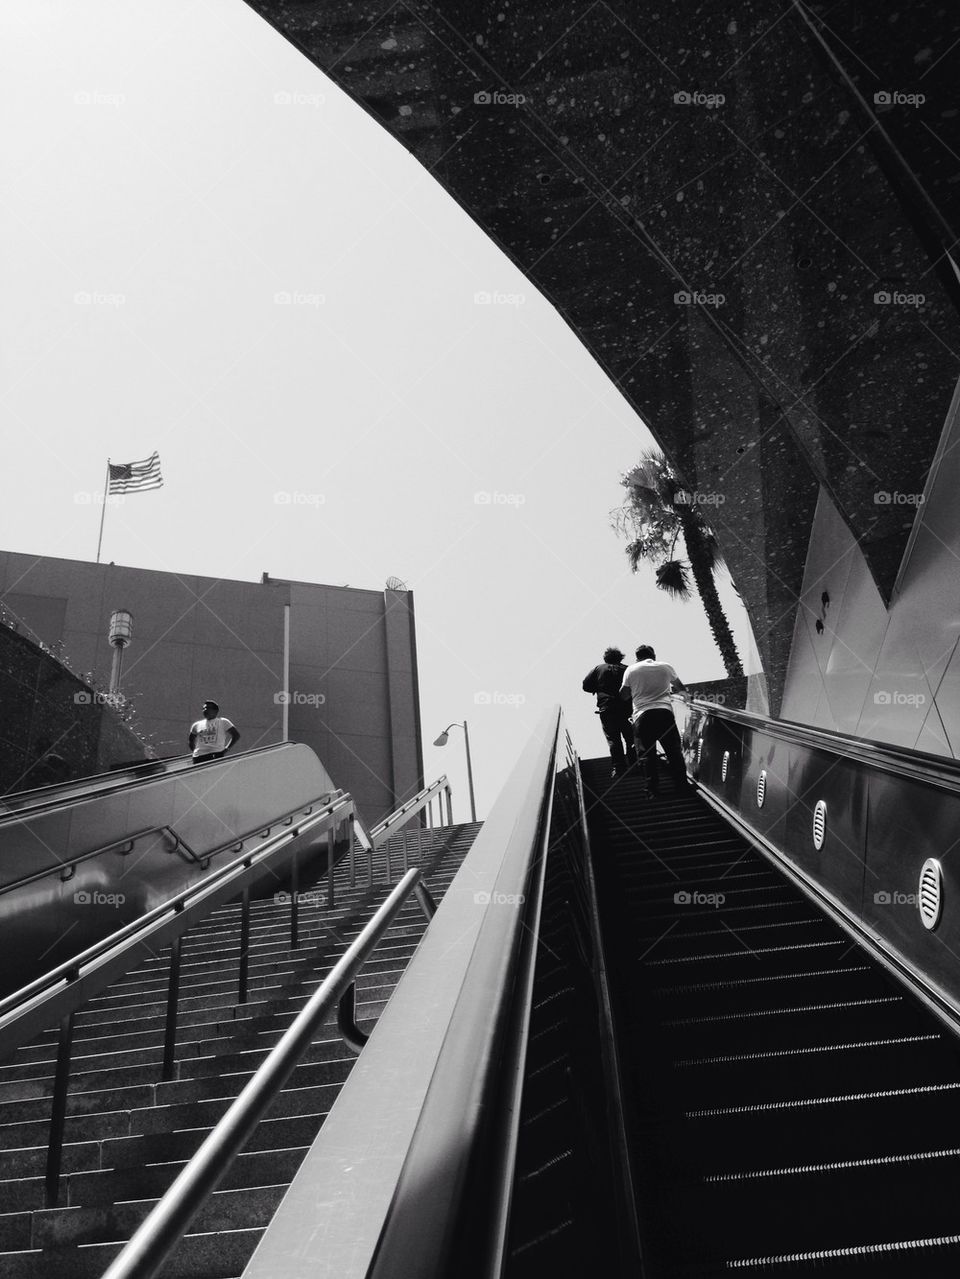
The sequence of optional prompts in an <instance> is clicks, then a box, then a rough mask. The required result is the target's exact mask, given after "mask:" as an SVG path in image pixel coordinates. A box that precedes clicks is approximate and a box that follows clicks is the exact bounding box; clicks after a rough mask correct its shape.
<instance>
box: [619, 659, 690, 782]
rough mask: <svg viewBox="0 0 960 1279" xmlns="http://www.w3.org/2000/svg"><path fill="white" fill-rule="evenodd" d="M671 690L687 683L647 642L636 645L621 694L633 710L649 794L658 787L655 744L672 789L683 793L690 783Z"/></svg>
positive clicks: (682, 686)
mask: <svg viewBox="0 0 960 1279" xmlns="http://www.w3.org/2000/svg"><path fill="white" fill-rule="evenodd" d="M672 690H677V691H679V692H686V685H685V684H684V683H683V681H682V680H681V678H680V676H679V675H678V674H677V672H676V671H675V670H674V669H673V667H672V666H671V665H670V664H669V663H668V662H658V661H657V655H656V653H655V652H654V651H653V649H652V648H651V647H650V645H649V644H641V645H640V647H639V648H638V649H637V660H636V662H635V663H634V664H633V665H632V666H628V667H627V669H626V670H625V671H624V673H623V686H622V688H621V690H620V697H621V699H622V701H623V703H624V704H625V705H629V706H631V707H632V710H633V715H632V719H633V731H634V733H635V735H636V749H637V757H638V759H639V760H640V762H641V763H642V764H643V766H644V770H645V772H646V778H647V792H648V794H650V795H657V794H658V793H659V790H660V781H659V775H658V772H657V745H658V744H659V745H660V746H662V747H663V752H664V754H665V755H666V757H667V764H668V765H669V767H670V772H671V774H672V775H673V781H674V788H675V790H676V791H677V792H678V793H679V794H682V793H683V792H684V791H687V790H688V789H689V787H690V783H689V782H688V781H687V766H686V763H685V761H684V758H683V746H682V744H681V742H680V734H679V732H678V731H677V721H676V719H675V718H674V714H673V703H672V702H671V700H670V693H671V691H672Z"/></svg>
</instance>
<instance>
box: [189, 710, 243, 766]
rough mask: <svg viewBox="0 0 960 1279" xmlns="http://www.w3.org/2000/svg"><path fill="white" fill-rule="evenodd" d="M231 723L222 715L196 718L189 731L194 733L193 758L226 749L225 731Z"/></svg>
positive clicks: (214, 753)
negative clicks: (212, 717)
mask: <svg viewBox="0 0 960 1279" xmlns="http://www.w3.org/2000/svg"><path fill="white" fill-rule="evenodd" d="M231 728H233V725H232V724H231V723H230V721H229V720H228V719H227V718H226V716H224V715H218V716H217V717H216V719H198V720H197V722H196V723H195V724H191V726H190V732H191V733H196V741H195V743H194V747H193V758H194V759H200V758H201V757H202V756H204V755H216V754H217V753H218V752H219V751H223V750H226V749H227V733H228V731H229V730H230V729H231Z"/></svg>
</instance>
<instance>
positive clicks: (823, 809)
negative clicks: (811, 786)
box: [813, 799, 827, 848]
mask: <svg viewBox="0 0 960 1279" xmlns="http://www.w3.org/2000/svg"><path fill="white" fill-rule="evenodd" d="M826 836H827V805H826V801H825V800H822V799H818V800H817V806H816V808H815V809H814V810H813V846H814V848H822V847H823V841H824V839H826Z"/></svg>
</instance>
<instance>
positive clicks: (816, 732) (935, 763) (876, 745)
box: [675, 697, 960, 792]
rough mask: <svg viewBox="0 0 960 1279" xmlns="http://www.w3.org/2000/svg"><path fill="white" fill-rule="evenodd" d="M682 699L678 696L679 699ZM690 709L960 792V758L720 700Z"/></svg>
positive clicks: (692, 704)
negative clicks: (948, 756)
mask: <svg viewBox="0 0 960 1279" xmlns="http://www.w3.org/2000/svg"><path fill="white" fill-rule="evenodd" d="M679 700H680V699H675V701H679ZM690 709H691V710H693V711H699V712H700V713H701V714H702V715H704V716H710V717H711V718H713V719H718V720H725V721H727V722H728V723H730V724H737V725H742V726H743V727H744V728H750V729H754V730H756V731H760V732H763V733H766V734H768V735H769V736H770V737H775V738H777V739H778V740H779V741H782V742H788V743H793V744H795V745H798V746H809V747H813V748H815V749H817V750H825V751H829V752H830V753H831V754H833V755H837V756H842V757H843V758H844V759H852V760H857V761H859V762H861V763H865V764H869V765H870V766H871V767H872V768H877V769H881V770H883V771H884V772H889V773H896V774H897V775H899V776H903V777H915V778H916V779H917V780H918V781H924V782H930V783H932V784H933V785H935V786H940V787H942V788H943V789H945V790H950V791H955V792H960V760H956V759H949V758H947V757H946V756H943V755H932V754H930V753H928V752H927V751H918V750H914V749H912V748H910V747H906V746H896V745H894V743H892V742H881V741H877V740H875V739H873V738H866V737H852V736H850V735H849V734H847V733H841V732H838V731H837V730H835V729H826V728H814V727H812V726H811V725H809V724H799V723H797V722H796V721H795V720H786V719H770V718H769V717H767V716H766V715H758V714H756V713H755V712H753V711H745V710H741V709H740V708H739V707H732V706H720V705H718V704H717V703H716V702H709V701H705V700H702V699H700V698H696V697H695V698H692V699H691V701H690Z"/></svg>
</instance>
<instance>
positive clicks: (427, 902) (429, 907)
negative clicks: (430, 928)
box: [413, 879, 437, 923]
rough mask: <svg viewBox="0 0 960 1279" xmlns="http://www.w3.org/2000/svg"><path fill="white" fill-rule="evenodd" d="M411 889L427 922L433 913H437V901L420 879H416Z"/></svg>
mask: <svg viewBox="0 0 960 1279" xmlns="http://www.w3.org/2000/svg"><path fill="white" fill-rule="evenodd" d="M413 891H414V894H415V895H416V898H417V901H418V902H419V903H420V906H421V908H422V909H423V913H424V915H426V917H427V922H428V923H429V921H430V920H431V919H433V917H434V915H435V914H436V913H437V903H436V902H435V901H434V900H433V897H432V896H431V893H430V889H429V888H428V887H427V886H426V884H425V883H424V882H423V880H422V879H418V880H417V882H416V883H415V884H414V886H413Z"/></svg>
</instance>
